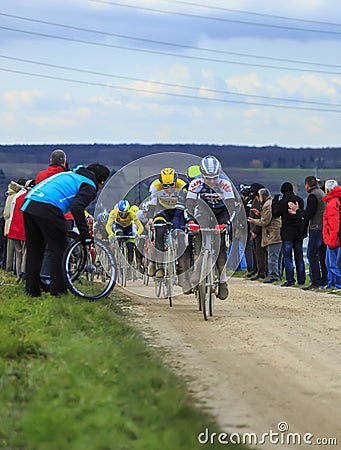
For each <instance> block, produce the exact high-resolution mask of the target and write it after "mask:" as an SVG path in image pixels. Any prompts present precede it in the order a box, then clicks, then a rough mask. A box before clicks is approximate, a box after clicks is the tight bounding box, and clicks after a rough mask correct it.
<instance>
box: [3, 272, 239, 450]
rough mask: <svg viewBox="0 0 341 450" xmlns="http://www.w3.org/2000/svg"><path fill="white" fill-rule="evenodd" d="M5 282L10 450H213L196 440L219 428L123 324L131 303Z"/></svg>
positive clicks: (6, 441) (6, 429) (6, 434)
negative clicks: (36, 292)
mask: <svg viewBox="0 0 341 450" xmlns="http://www.w3.org/2000/svg"><path fill="white" fill-rule="evenodd" d="M0 281H1V286H0V383H1V385H0V448H1V449H2V450H5V449H7V450H19V449H23V450H97V449H98V450H111V449H113V450H134V449H136V450H143V449H148V450H153V449H155V450H156V449H157V450H158V449H164V450H167V449H169V450H175V449H179V450H181V449H184V450H193V449H197V448H198V449H199V448H205V447H212V445H207V446H204V445H202V444H199V442H198V440H197V436H198V433H200V432H202V431H204V429H205V427H209V429H210V430H214V431H219V430H218V429H217V426H216V424H215V423H214V421H213V420H212V418H211V417H210V416H209V414H207V413H205V412H203V411H201V410H200V409H199V408H197V407H195V405H194V402H193V400H192V399H191V398H190V397H189V395H188V394H187V392H186V388H185V385H184V382H183V380H181V379H179V378H177V377H176V376H175V375H174V374H173V373H171V372H170V371H169V370H168V369H166V368H165V367H164V366H163V365H162V363H161V361H160V360H159V359H158V356H157V355H155V354H154V353H153V350H152V349H150V348H149V347H148V346H147V345H146V343H145V341H144V340H143V339H142V337H141V335H140V334H139V332H138V331H136V330H134V329H133V328H132V327H130V326H128V325H127V324H126V323H125V317H124V315H122V314H120V306H119V305H120V303H121V305H122V302H123V301H124V302H127V301H129V300H127V299H121V300H120V299H117V302H113V301H111V300H104V301H100V302H96V303H87V302H83V301H81V300H78V299H77V298H76V297H73V296H72V295H71V294H70V295H65V296H63V297H61V298H57V299H56V298H52V297H51V296H49V295H48V294H43V296H42V297H41V298H39V299H33V298H29V297H27V296H26V295H25V294H24V291H23V286H22V285H21V286H19V285H16V284H15V279H14V278H13V277H10V276H8V275H6V274H4V272H3V271H1V274H0ZM5 283H10V284H11V285H9V286H7V285H5ZM114 295H115V294H114ZM214 447H217V448H223V447H224V448H228V447H229V446H228V445H224V446H223V445H222V444H220V445H219V444H218V443H216V444H215V445H214ZM241 448H243V447H242V446H241Z"/></svg>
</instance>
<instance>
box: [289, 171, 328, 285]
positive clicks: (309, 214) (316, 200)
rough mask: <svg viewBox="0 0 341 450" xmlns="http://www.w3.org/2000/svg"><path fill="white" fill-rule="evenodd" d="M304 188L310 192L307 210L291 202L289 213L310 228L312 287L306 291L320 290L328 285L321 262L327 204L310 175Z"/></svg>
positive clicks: (308, 250) (309, 256) (325, 271)
mask: <svg viewBox="0 0 341 450" xmlns="http://www.w3.org/2000/svg"><path fill="white" fill-rule="evenodd" d="M304 186H305V188H306V191H307V192H308V198H307V206H306V209H303V208H300V207H299V205H298V204H297V203H296V202H289V205H288V206H289V213H290V214H293V215H295V214H296V215H297V217H298V218H303V221H304V224H305V226H308V228H309V240H308V249H307V257H308V261H309V275H310V285H309V286H305V287H304V288H303V289H304V290H310V289H318V288H319V287H321V286H323V285H325V284H326V282H327V280H326V278H327V269H326V267H325V263H324V261H321V260H320V252H321V249H322V248H323V246H324V245H325V244H324V243H323V238H322V226H323V213H324V210H325V206H326V204H325V202H324V201H323V200H322V199H323V197H324V195H325V193H324V192H323V191H322V189H321V188H320V187H319V185H318V182H317V179H316V178H315V177H314V176H313V175H310V176H308V177H306V178H305V180H304Z"/></svg>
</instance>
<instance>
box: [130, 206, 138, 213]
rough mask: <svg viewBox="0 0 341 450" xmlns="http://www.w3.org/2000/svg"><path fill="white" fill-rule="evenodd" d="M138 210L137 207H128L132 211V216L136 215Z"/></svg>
mask: <svg viewBox="0 0 341 450" xmlns="http://www.w3.org/2000/svg"><path fill="white" fill-rule="evenodd" d="M138 210H139V207H138V206H137V205H133V206H131V207H130V211H132V212H133V213H134V214H136V213H137V211H138Z"/></svg>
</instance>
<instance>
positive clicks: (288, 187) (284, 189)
mask: <svg viewBox="0 0 341 450" xmlns="http://www.w3.org/2000/svg"><path fill="white" fill-rule="evenodd" d="M293 190H294V187H293V185H292V184H291V183H289V182H286V183H283V184H282V186H281V192H282V194H284V193H285V192H291V191H293Z"/></svg>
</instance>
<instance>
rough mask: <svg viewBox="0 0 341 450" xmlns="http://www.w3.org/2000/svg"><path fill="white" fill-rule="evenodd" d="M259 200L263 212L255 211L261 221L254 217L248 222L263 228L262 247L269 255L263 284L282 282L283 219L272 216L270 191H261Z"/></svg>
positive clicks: (264, 189) (263, 189)
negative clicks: (281, 230)
mask: <svg viewBox="0 0 341 450" xmlns="http://www.w3.org/2000/svg"><path fill="white" fill-rule="evenodd" d="M259 198H260V201H261V204H262V210H261V211H260V212H259V211H257V210H256V209H255V210H253V212H254V213H255V214H258V215H259V216H260V218H259V219H254V218H252V217H249V218H248V221H249V222H251V223H253V224H255V225H258V226H260V227H261V228H262V242H261V245H262V247H265V248H266V250H267V253H268V274H267V276H266V277H265V279H264V281H263V283H273V282H274V281H280V279H281V276H280V268H279V266H280V253H281V247H282V241H281V236H280V229H281V223H282V221H281V219H280V218H274V217H273V216H272V197H271V194H270V191H269V190H268V189H266V188H262V189H260V190H259Z"/></svg>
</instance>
